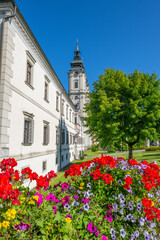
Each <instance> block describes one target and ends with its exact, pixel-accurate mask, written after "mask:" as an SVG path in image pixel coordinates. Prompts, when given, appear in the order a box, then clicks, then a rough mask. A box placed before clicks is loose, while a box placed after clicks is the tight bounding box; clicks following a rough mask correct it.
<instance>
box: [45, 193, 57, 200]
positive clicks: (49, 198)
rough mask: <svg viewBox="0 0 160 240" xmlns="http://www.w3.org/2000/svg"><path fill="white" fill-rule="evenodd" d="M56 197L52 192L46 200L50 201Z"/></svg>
mask: <svg viewBox="0 0 160 240" xmlns="http://www.w3.org/2000/svg"><path fill="white" fill-rule="evenodd" d="M55 199H56V197H55V196H54V195H53V193H50V194H48V195H47V197H46V200H48V201H55Z"/></svg>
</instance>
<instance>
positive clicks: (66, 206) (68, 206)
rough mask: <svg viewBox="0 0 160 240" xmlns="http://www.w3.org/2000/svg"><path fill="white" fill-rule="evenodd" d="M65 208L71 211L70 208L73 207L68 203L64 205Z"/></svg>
mask: <svg viewBox="0 0 160 240" xmlns="http://www.w3.org/2000/svg"><path fill="white" fill-rule="evenodd" d="M64 208H66V209H67V210H68V211H70V209H71V207H70V205H69V204H68V203H67V204H65V205H64Z"/></svg>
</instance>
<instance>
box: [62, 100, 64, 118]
mask: <svg viewBox="0 0 160 240" xmlns="http://www.w3.org/2000/svg"><path fill="white" fill-rule="evenodd" d="M62 114H63V115H64V100H62Z"/></svg>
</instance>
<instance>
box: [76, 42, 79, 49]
mask: <svg viewBox="0 0 160 240" xmlns="http://www.w3.org/2000/svg"><path fill="white" fill-rule="evenodd" d="M76 51H77V52H78V51H79V48H78V39H77V43H76Z"/></svg>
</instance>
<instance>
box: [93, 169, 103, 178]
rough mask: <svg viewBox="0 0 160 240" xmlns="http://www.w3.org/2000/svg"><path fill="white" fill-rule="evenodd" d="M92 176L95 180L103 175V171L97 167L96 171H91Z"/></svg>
mask: <svg viewBox="0 0 160 240" xmlns="http://www.w3.org/2000/svg"><path fill="white" fill-rule="evenodd" d="M90 176H93V179H94V180H97V179H99V178H100V176H101V171H100V170H99V169H96V170H95V172H91V173H90Z"/></svg>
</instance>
